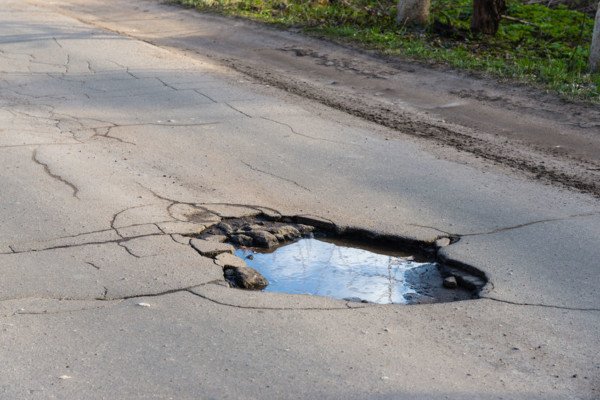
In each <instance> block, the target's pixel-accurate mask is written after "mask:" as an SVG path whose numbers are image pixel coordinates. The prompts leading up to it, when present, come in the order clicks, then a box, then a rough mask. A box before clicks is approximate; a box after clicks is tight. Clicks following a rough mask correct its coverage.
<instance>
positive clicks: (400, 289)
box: [235, 238, 473, 304]
mask: <svg viewBox="0 0 600 400" xmlns="http://www.w3.org/2000/svg"><path fill="white" fill-rule="evenodd" d="M361 247H362V248H360V247H356V244H355V243H348V242H346V241H340V240H335V239H327V238H321V239H316V238H302V239H300V240H297V241H295V242H293V243H291V244H287V245H283V246H280V247H278V248H276V249H275V250H274V251H261V250H258V249H252V248H239V249H237V250H236V251H235V255H237V256H238V257H240V258H243V259H244V260H245V261H246V263H247V264H248V266H250V267H252V268H254V269H256V270H257V271H258V272H260V273H261V274H262V275H263V276H264V277H265V278H266V279H267V280H268V281H269V285H268V286H267V287H266V288H265V289H264V290H265V291H267V292H282V293H292V294H311V295H317V296H327V297H333V298H337V299H345V300H352V301H363V302H369V303H378V304H390V303H396V304H414V303H430V302H445V301H456V300H466V299H471V298H473V293H472V292H471V291H468V290H465V289H464V288H461V287H456V288H454V289H449V288H445V287H444V286H443V281H444V277H443V276H442V273H441V270H440V267H439V265H438V264H437V263H436V262H432V261H427V260H420V259H419V258H418V257H417V258H415V257H414V256H411V255H409V254H406V253H401V252H387V254H382V253H381V252H377V249H372V248H365V246H361Z"/></svg>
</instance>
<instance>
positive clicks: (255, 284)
mask: <svg viewBox="0 0 600 400" xmlns="http://www.w3.org/2000/svg"><path fill="white" fill-rule="evenodd" d="M225 277H226V278H227V279H229V280H230V281H232V282H233V283H234V284H235V286H237V287H239V288H242V289H247V290H262V289H264V288H266V287H267V286H268V285H269V281H267V279H266V278H265V277H264V276H262V275H261V274H260V272H258V271H257V270H255V269H254V268H250V267H225Z"/></svg>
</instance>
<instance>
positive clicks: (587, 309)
mask: <svg viewBox="0 0 600 400" xmlns="http://www.w3.org/2000/svg"><path fill="white" fill-rule="evenodd" d="M480 299H485V300H491V301H497V302H499V303H505V304H511V305H514V306H527V307H544V308H555V309H558V310H570V311H600V308H594V307H590V308H586V307H567V306H557V305H552V304H543V303H521V302H516V301H511V300H503V299H499V298H496V297H488V296H481V297H480Z"/></svg>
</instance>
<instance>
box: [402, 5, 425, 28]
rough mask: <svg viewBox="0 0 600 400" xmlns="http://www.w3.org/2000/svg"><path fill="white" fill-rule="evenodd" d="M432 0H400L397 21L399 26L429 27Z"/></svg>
mask: <svg viewBox="0 0 600 400" xmlns="http://www.w3.org/2000/svg"><path fill="white" fill-rule="evenodd" d="M430 5H431V0H399V1H398V15H397V21H398V23H399V24H408V25H413V24H416V25H427V22H428V21H429V7H430Z"/></svg>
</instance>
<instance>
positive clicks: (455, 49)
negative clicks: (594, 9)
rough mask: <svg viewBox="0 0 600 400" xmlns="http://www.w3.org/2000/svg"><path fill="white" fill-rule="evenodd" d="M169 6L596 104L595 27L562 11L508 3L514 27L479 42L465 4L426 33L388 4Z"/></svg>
mask: <svg viewBox="0 0 600 400" xmlns="http://www.w3.org/2000/svg"><path fill="white" fill-rule="evenodd" d="M176 1H177V2H178V3H181V4H184V5H187V6H193V7H196V8H198V9H200V10H203V11H213V12H218V13H222V14H226V15H236V16H241V17H246V18H250V19H253V20H258V21H262V22H265V23H269V24H276V25H279V26H282V27H299V28H302V29H303V30H304V31H305V32H306V33H310V34H313V35H319V36H324V37H328V38H330V39H334V40H341V41H345V42H348V43H352V44H355V45H359V46H361V47H364V48H368V49H376V50H379V51H380V52H382V53H384V54H387V55H397V56H402V57H408V58H410V59H414V60H419V61H426V62H434V63H441V64H446V65H449V66H451V67H454V68H458V69H466V70H476V71H483V72H485V73H488V74H490V75H493V76H496V77H500V78H509V79H511V80H516V81H520V82H527V83H533V84H536V85H538V86H542V87H544V88H546V89H549V90H553V91H556V92H558V93H560V94H562V95H564V96H567V97H570V98H576V99H587V100H591V101H594V102H600V74H589V73H588V72H587V60H588V57H589V46H590V40H591V36H592V30H593V24H594V21H593V19H592V18H591V17H589V16H588V15H586V14H583V13H581V12H578V11H573V10H569V9H567V8H564V7H558V8H553V9H551V8H548V7H545V6H542V5H537V4H535V5H525V4H523V3H522V2H521V1H519V0H509V1H508V11H507V13H506V14H507V15H509V16H510V17H512V18H514V19H517V20H519V21H514V20H502V23H501V25H500V29H499V31H498V34H497V35H496V36H495V37H485V36H473V35H471V34H470V32H469V25H470V18H471V2H472V0H433V1H432V9H431V11H432V15H431V20H432V21H434V20H437V21H438V22H439V23H437V24H433V23H432V24H430V26H429V27H428V28H427V29H425V30H414V29H408V28H407V27H403V26H398V25H397V24H396V21H395V13H396V1H395V0H394V1H390V0H176ZM522 21H525V22H526V23H523V22H522ZM439 27H443V28H444V29H439Z"/></svg>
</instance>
